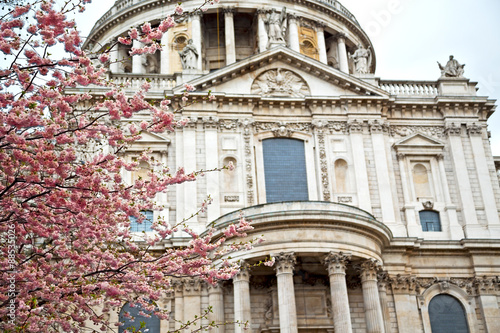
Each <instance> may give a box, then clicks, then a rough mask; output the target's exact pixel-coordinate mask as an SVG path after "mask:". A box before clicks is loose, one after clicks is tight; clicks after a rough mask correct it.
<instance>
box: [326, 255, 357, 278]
mask: <svg viewBox="0 0 500 333" xmlns="http://www.w3.org/2000/svg"><path fill="white" fill-rule="evenodd" d="M350 260H351V254H350V253H343V252H330V253H328V255H327V256H326V257H325V260H324V263H325V265H327V269H328V275H331V274H345V269H346V266H347V263H348V262H349V261H350Z"/></svg>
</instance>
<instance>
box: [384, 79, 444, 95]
mask: <svg viewBox="0 0 500 333" xmlns="http://www.w3.org/2000/svg"><path fill="white" fill-rule="evenodd" d="M380 88H381V89H383V90H385V91H387V92H388V93H390V94H391V95H400V96H401V95H403V96H427V97H433V96H437V95H438V88H437V82H432V81H420V82H419V81H380Z"/></svg>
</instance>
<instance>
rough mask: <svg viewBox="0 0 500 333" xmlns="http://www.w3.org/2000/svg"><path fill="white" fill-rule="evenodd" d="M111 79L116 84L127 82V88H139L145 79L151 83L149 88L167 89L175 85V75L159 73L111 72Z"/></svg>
mask: <svg viewBox="0 0 500 333" xmlns="http://www.w3.org/2000/svg"><path fill="white" fill-rule="evenodd" d="M111 79H112V80H113V81H114V82H115V83H117V84H126V83H127V82H128V83H129V88H139V87H140V86H141V85H142V84H143V83H144V82H145V80H146V79H148V81H149V83H150V84H151V89H150V90H169V89H172V88H174V87H175V86H177V84H178V83H177V81H178V80H177V78H176V76H175V75H160V74H130V73H124V74H119V73H118V74H111Z"/></svg>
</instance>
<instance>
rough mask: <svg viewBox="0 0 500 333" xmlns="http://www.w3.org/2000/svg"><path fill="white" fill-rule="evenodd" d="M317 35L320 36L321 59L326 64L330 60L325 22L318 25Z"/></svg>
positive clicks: (319, 49) (319, 50)
mask: <svg viewBox="0 0 500 333" xmlns="http://www.w3.org/2000/svg"><path fill="white" fill-rule="evenodd" d="M316 37H317V38H318V52H319V61H321V62H322V63H324V64H325V65H326V64H327V62H328V60H327V56H326V43H325V33H324V25H323V24H318V25H316Z"/></svg>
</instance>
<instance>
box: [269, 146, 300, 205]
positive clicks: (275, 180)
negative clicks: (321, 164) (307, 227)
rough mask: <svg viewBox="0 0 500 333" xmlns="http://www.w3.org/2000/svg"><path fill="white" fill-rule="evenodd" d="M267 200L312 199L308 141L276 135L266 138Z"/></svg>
mask: <svg viewBox="0 0 500 333" xmlns="http://www.w3.org/2000/svg"><path fill="white" fill-rule="evenodd" d="M262 149H263V152H264V176H265V180H266V201H267V202H268V203H270V202H279V201H296V200H309V194H308V189H307V175H306V159H305V155H304V153H305V151H304V141H301V140H295V139H285V138H275V139H266V140H263V141H262Z"/></svg>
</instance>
